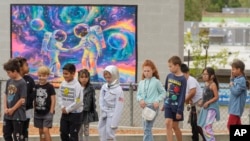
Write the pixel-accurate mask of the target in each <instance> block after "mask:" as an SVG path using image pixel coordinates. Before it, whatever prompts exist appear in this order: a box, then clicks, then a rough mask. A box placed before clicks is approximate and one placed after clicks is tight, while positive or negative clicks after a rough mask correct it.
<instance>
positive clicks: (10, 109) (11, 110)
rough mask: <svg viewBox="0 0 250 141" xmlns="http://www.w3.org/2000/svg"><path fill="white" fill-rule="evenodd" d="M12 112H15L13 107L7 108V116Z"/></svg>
mask: <svg viewBox="0 0 250 141" xmlns="http://www.w3.org/2000/svg"><path fill="white" fill-rule="evenodd" d="M14 112H15V111H14V109H12V108H9V109H8V115H9V116H12V115H13V113H14Z"/></svg>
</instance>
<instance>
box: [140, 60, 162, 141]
mask: <svg viewBox="0 0 250 141" xmlns="http://www.w3.org/2000/svg"><path fill="white" fill-rule="evenodd" d="M142 69H143V74H142V80H141V81H140V82H139V84H138V91H137V101H139V102H140V106H141V108H142V109H144V108H145V107H149V108H150V109H153V110H154V111H156V113H158V109H159V103H160V102H161V101H162V100H163V99H164V97H165V95H166V91H165V89H164V87H163V85H162V84H161V82H160V80H159V79H160V78H159V74H158V70H157V68H156V66H155V64H154V63H153V62H152V61H151V60H145V61H144V63H143V65H142ZM155 118H156V116H155ZM155 118H154V119H153V120H151V121H148V120H145V119H144V120H143V129H144V137H143V141H153V140H154V139H153V135H152V127H153V124H154V121H155Z"/></svg>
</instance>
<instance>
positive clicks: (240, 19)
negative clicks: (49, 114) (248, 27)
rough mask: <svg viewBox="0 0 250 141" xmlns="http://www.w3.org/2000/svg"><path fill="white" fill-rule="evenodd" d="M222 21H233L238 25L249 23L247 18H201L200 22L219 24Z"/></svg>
mask: <svg viewBox="0 0 250 141" xmlns="http://www.w3.org/2000/svg"><path fill="white" fill-rule="evenodd" d="M222 20H225V21H227V20H229V21H235V22H240V23H249V22H250V18H249V17H233V18H232V17H202V22H221V21H222Z"/></svg>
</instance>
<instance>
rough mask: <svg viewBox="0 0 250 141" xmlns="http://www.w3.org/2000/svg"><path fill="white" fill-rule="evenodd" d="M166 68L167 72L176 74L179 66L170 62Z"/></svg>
mask: <svg viewBox="0 0 250 141" xmlns="http://www.w3.org/2000/svg"><path fill="white" fill-rule="evenodd" d="M168 68H169V71H170V72H172V73H177V71H178V68H179V65H177V64H176V65H174V64H173V63H172V62H169V63H168Z"/></svg>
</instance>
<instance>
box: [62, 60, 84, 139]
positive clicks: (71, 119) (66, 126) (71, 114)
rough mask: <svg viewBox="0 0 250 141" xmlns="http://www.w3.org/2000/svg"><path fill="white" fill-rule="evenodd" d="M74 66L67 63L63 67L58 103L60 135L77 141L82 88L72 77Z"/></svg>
mask: <svg viewBox="0 0 250 141" xmlns="http://www.w3.org/2000/svg"><path fill="white" fill-rule="evenodd" d="M75 72H76V67H75V65H74V64H71V63H68V64H66V65H65V66H64V67H63V77H64V81H62V83H61V85H60V88H59V93H58V104H59V106H60V107H61V110H62V115H61V121H60V136H61V140H63V141H69V140H70V141H78V132H79V129H80V127H81V122H82V110H83V88H82V86H81V84H80V83H79V82H78V81H77V79H75V78H74V76H75Z"/></svg>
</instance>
